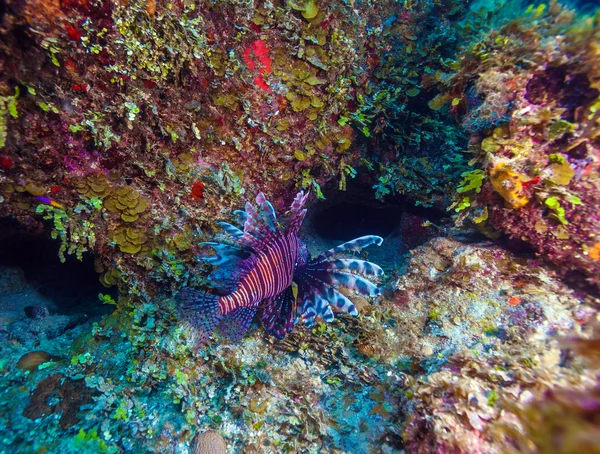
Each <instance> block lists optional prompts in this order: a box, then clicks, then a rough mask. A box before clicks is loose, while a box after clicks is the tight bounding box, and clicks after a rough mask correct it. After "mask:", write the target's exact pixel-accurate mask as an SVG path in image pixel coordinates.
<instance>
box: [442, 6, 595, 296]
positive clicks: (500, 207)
mask: <svg viewBox="0 0 600 454" xmlns="http://www.w3.org/2000/svg"><path fill="white" fill-rule="evenodd" d="M542 6H543V7H542ZM525 14H526V17H528V18H529V20H527V21H526V20H519V19H517V20H512V21H509V22H507V23H505V24H504V25H503V26H502V27H498V28H495V29H493V30H491V31H490V33H488V34H484V35H481V40H479V41H477V43H476V44H472V45H471V47H469V48H467V49H465V52H464V54H463V56H462V59H461V60H459V61H456V62H455V67H456V71H455V72H454V73H453V74H452V75H451V76H450V77H449V78H448V80H447V82H446V85H447V88H446V90H445V91H444V95H439V96H445V97H446V98H447V99H455V100H456V115H457V117H459V118H460V119H461V121H462V123H463V126H464V127H465V129H466V130H468V131H470V132H471V133H472V134H471V137H470V141H469V150H470V152H472V153H473V154H474V156H473V159H472V161H471V164H472V165H477V166H480V167H481V170H473V171H471V172H465V173H464V174H463V177H464V178H465V181H474V180H473V175H475V174H476V172H479V174H477V175H478V179H477V184H473V183H470V185H468V186H466V185H465V184H464V183H463V185H462V186H461V188H459V191H458V192H459V194H458V197H457V200H456V202H455V204H454V206H455V207H456V211H457V212H459V215H458V216H457V217H458V221H459V222H462V221H463V220H464V219H465V218H469V219H470V220H472V221H474V222H475V223H476V224H477V225H478V226H479V227H480V228H481V229H482V231H484V232H487V233H488V234H493V233H492V231H491V229H495V230H496V231H499V232H502V233H505V234H507V235H509V236H510V237H511V238H515V239H518V240H520V241H523V242H524V243H527V244H529V245H531V246H533V248H534V249H535V250H536V252H537V253H538V254H540V256H542V257H544V258H545V259H547V260H548V261H549V262H551V263H553V264H555V265H558V266H559V267H561V269H562V270H563V272H564V273H565V274H568V273H572V274H574V275H577V276H579V275H580V274H583V276H585V277H586V278H587V280H588V281H589V282H590V283H591V284H593V285H595V286H599V285H600V281H599V280H598V276H600V274H599V272H600V262H599V261H598V259H597V257H596V255H597V254H595V252H594V251H595V247H596V243H597V237H598V234H599V233H600V231H599V230H598V225H600V223H599V219H598V216H597V207H598V203H599V202H600V200H599V199H598V194H600V192H599V188H600V185H599V184H600V183H599V182H600V180H599V177H598V159H597V156H598V153H599V151H600V150H599V148H598V140H597V138H598V130H599V129H600V123H599V121H600V120H599V119H598V114H597V111H598V106H597V104H598V99H599V95H600V81H599V80H598V77H597V68H598V65H599V64H600V54H599V53H598V42H599V40H600V16H598V14H596V15H595V16H588V17H581V16H580V15H578V14H577V13H576V11H574V10H572V9H568V8H566V7H564V6H562V5H560V4H559V3H556V2H551V3H550V5H549V6H548V7H546V5H541V6H540V7H539V8H535V9H534V8H530V9H529V10H528V11H526V12H525ZM472 74H477V78H476V79H475V80H473V78H472V76H471V75H472ZM475 125H476V126H475ZM481 172H483V173H481Z"/></svg>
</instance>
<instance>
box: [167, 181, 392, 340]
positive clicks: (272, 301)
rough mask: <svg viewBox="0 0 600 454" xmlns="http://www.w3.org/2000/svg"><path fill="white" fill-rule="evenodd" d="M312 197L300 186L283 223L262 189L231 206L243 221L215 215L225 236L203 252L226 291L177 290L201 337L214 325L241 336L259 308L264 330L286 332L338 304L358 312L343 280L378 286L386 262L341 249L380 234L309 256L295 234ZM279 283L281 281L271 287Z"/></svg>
mask: <svg viewBox="0 0 600 454" xmlns="http://www.w3.org/2000/svg"><path fill="white" fill-rule="evenodd" d="M307 198H308V193H306V194H305V193H304V192H303V191H300V192H299V193H298V194H297V195H296V198H295V199H294V201H293V202H292V205H291V206H290V209H289V211H288V212H287V213H286V214H287V216H286V218H287V222H284V223H283V225H282V224H280V223H279V222H278V221H277V217H276V213H275V210H274V208H273V206H272V205H271V203H270V202H269V201H268V200H267V199H266V198H265V196H264V194H263V193H259V194H258V196H257V197H256V207H255V206H254V205H252V204H250V203H246V206H245V209H244V210H237V211H234V215H235V216H236V217H237V218H238V221H239V227H238V226H236V225H233V224H229V223H227V222H218V223H217V224H218V225H219V226H221V227H222V228H223V230H224V232H225V233H226V234H227V236H228V241H227V242H226V243H217V242H208V243H202V245H204V246H209V247H211V248H212V249H213V250H214V254H213V255H209V256H203V257H200V258H199V260H202V261H204V262H206V263H208V264H211V265H214V266H215V267H216V269H215V270H214V271H213V272H212V273H211V275H210V276H209V279H210V281H211V283H212V284H213V286H214V287H215V288H217V289H218V290H219V293H221V294H222V295H224V296H219V295H215V294H213V293H209V292H203V291H198V290H193V289H189V288H185V289H183V290H182V291H181V292H180V293H179V295H178V300H179V312H180V315H181V317H182V319H184V320H186V321H187V322H189V323H190V324H191V325H192V326H193V327H194V328H195V330H196V333H197V335H198V340H199V342H203V341H204V340H206V339H208V337H210V335H211V334H212V332H213V331H215V329H218V330H219V331H220V333H221V335H222V336H224V337H226V338H229V339H231V340H239V339H241V338H242V337H243V335H244V334H245V332H246V331H247V329H248V327H249V326H250V323H251V322H252V319H253V318H254V315H255V314H256V313H257V312H260V318H261V321H262V324H263V326H264V328H265V330H266V331H267V333H269V334H270V335H272V336H275V337H277V338H283V337H284V336H285V335H286V334H287V333H289V332H290V331H292V329H293V328H294V326H295V325H296V324H297V323H303V324H304V325H306V326H311V325H313V324H314V321H315V318H316V317H320V318H322V319H323V320H324V321H325V322H332V321H333V319H334V311H338V312H341V313H346V314H350V315H353V316H356V315H358V311H357V309H356V307H355V306H354V304H353V303H352V301H351V300H350V299H349V298H348V296H346V295H345V294H343V293H342V292H340V291H339V289H340V288H344V289H346V292H344V293H346V294H353V293H354V294H359V295H363V296H368V297H376V296H378V295H379V294H380V291H379V289H378V287H377V286H376V285H375V284H374V283H373V282H371V279H377V278H380V277H381V276H383V274H384V272H383V270H382V269H381V267H379V266H378V265H376V264H374V263H371V262H368V261H366V260H359V259H355V258H339V257H338V256H339V255H340V254H344V253H346V254H347V253H350V252H353V253H357V252H360V251H361V250H362V249H363V248H365V247H367V246H370V245H372V244H376V245H377V246H381V244H382V243H383V238H381V237H379V236H375V235H368V236H363V237H360V238H356V239H354V240H352V241H348V242H346V243H343V244H341V245H339V246H336V247H334V248H333V249H330V250H328V251H326V252H324V253H322V254H320V255H319V256H317V257H315V258H314V259H311V258H310V257H309V256H308V253H307V252H306V247H305V245H304V243H303V242H302V241H301V240H300V239H299V238H298V231H299V230H300V227H301V225H302V221H303V220H304V217H305V215H306V209H305V208H304V205H305V203H306V200H307ZM286 265H287V267H286ZM285 279H287V280H285ZM283 282H285V283H284V284H283V286H282V283H283ZM280 287H281V288H280ZM275 288H277V289H279V288H280V289H279V290H278V291H276V292H274V291H273V289H275ZM248 295H252V297H249V296H248Z"/></svg>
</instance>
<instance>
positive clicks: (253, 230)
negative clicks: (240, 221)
mask: <svg viewBox="0 0 600 454" xmlns="http://www.w3.org/2000/svg"><path fill="white" fill-rule="evenodd" d="M246 213H247V214H248V217H247V219H246V222H245V223H244V235H252V236H253V237H254V238H256V239H258V240H259V242H258V244H257V245H256V248H257V249H258V250H260V249H264V246H268V244H267V245H265V244H264V243H265V242H266V243H273V242H275V241H276V240H277V237H278V236H279V235H277V236H276V235H275V234H274V233H273V231H272V230H271V229H270V228H269V226H268V225H267V224H266V222H265V221H264V220H263V218H262V216H261V215H260V213H259V212H258V210H257V209H256V208H255V207H254V206H253V205H252V204H251V203H249V202H247V203H246ZM261 246H262V247H261Z"/></svg>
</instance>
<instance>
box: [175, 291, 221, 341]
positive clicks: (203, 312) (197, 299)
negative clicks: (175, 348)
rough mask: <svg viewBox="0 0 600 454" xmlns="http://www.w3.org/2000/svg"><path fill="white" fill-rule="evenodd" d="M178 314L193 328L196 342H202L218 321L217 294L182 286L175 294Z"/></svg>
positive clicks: (219, 318) (219, 316)
mask: <svg viewBox="0 0 600 454" xmlns="http://www.w3.org/2000/svg"><path fill="white" fill-rule="evenodd" d="M176 299H177V302H178V311H179V316H180V317H181V318H182V319H183V320H186V321H187V322H189V323H190V325H192V326H193V327H194V328H195V334H196V339H197V342H198V344H202V343H204V342H205V341H206V340H207V339H208V338H209V337H210V335H211V334H212V333H213V331H214V330H215V328H216V327H217V325H218V324H219V322H220V321H221V315H220V314H219V296H218V295H213V294H212V293H207V292H202V291H198V290H193V289H191V288H184V289H183V290H181V291H180V292H179V293H178V294H177V297H176Z"/></svg>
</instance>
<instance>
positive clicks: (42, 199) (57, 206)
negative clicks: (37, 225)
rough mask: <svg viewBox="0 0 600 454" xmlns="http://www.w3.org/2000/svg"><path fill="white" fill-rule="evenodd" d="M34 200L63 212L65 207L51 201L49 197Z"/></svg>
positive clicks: (39, 197)
mask: <svg viewBox="0 0 600 454" xmlns="http://www.w3.org/2000/svg"><path fill="white" fill-rule="evenodd" d="M35 200H37V201H39V202H42V203H45V204H46V205H50V206H53V207H54V208H59V209H61V210H63V211H64V209H65V207H64V206H63V205H61V204H60V203H58V202H56V201H55V200H52V199H51V198H50V197H44V196H38V197H36V198H35Z"/></svg>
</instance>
